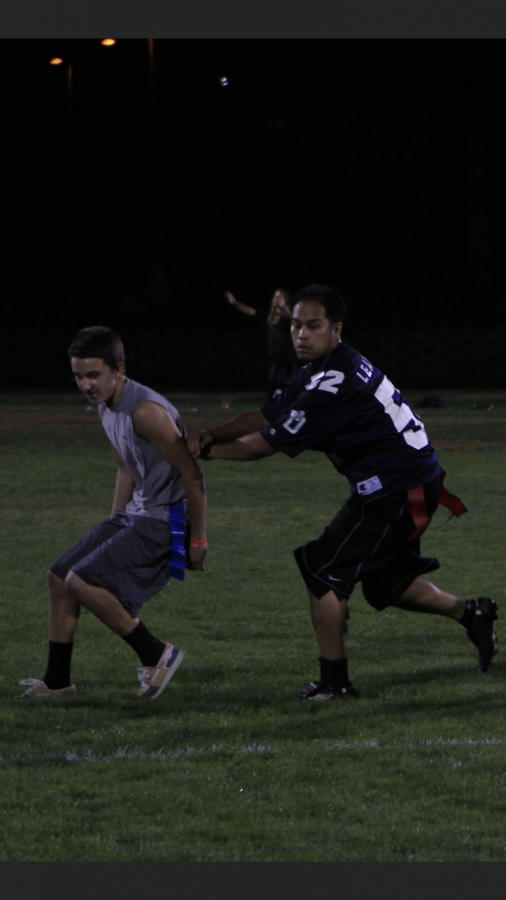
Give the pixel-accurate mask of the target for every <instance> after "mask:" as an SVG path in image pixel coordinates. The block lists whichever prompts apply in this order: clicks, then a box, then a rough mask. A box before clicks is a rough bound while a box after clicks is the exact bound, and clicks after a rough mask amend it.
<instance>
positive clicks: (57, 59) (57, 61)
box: [49, 56, 63, 66]
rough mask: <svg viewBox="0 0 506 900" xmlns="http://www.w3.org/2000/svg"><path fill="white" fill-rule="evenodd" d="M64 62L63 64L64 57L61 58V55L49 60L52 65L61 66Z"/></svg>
mask: <svg viewBox="0 0 506 900" xmlns="http://www.w3.org/2000/svg"><path fill="white" fill-rule="evenodd" d="M62 64H63V59H60V57H59V56H53V58H52V59H50V60H49V65H50V66H61V65H62Z"/></svg>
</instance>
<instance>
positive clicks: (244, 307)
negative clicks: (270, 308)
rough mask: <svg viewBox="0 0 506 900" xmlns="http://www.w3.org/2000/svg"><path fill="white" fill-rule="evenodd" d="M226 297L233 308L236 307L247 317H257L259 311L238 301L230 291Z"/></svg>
mask: <svg viewBox="0 0 506 900" xmlns="http://www.w3.org/2000/svg"><path fill="white" fill-rule="evenodd" d="M225 297H226V298H227V300H228V302H229V303H230V305H231V306H235V307H236V308H237V309H240V310H241V312H243V313H244V314H245V315H247V316H256V314H257V311H256V309H253V307H252V306H247V305H246V303H240V302H239V300H236V299H235V297H234V295H233V294H231V293H230V291H225Z"/></svg>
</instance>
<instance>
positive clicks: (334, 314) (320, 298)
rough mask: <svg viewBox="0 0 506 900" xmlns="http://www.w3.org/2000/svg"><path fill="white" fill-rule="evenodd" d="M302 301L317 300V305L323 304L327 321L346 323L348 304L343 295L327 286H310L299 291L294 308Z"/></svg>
mask: <svg viewBox="0 0 506 900" xmlns="http://www.w3.org/2000/svg"><path fill="white" fill-rule="evenodd" d="M302 300H316V302H317V303H321V305H322V306H323V307H324V308H325V314H326V316H327V319H329V320H330V321H331V322H344V320H345V318H346V303H345V302H344V300H343V298H342V297H341V294H340V293H339V292H338V291H335V290H334V288H331V287H328V285H326V284H309V285H308V286H307V287H305V288H303V289H302V290H301V291H299V293H298V294H297V296H296V298H295V300H294V302H293V306H295V304H296V303H300V302H301V301H302ZM292 309H293V307H292Z"/></svg>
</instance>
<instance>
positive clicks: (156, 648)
mask: <svg viewBox="0 0 506 900" xmlns="http://www.w3.org/2000/svg"><path fill="white" fill-rule="evenodd" d="M123 640H124V641H126V642H127V644H129V645H130V647H131V648H132V650H135V652H136V653H137V656H138V657H139V659H140V661H141V663H142V665H143V666H156V664H157V662H158V660H159V659H160V657H161V655H162V653H163V651H164V650H165V644H164V642H163V641H159V640H158V638H156V637H155V636H154V634H151V632H150V631H149V630H148V629H147V628H146V626H145V625H144V623H143V622H139V624H138V625H136V626H135V628H134V630H133V631H131V632H130V634H127V636H126V637H124V638H123Z"/></svg>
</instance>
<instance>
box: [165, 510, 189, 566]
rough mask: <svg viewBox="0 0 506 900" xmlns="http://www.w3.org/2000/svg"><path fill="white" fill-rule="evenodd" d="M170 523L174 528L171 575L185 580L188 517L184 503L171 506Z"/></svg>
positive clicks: (171, 548)
mask: <svg viewBox="0 0 506 900" xmlns="http://www.w3.org/2000/svg"><path fill="white" fill-rule="evenodd" d="M169 523H170V527H171V530H172V543H171V547H170V570H169V571H170V577H171V578H175V579H176V580H177V581H184V570H185V566H186V549H185V538H186V518H185V508H184V503H183V502H181V503H175V504H174V506H171V507H170V508H169Z"/></svg>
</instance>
